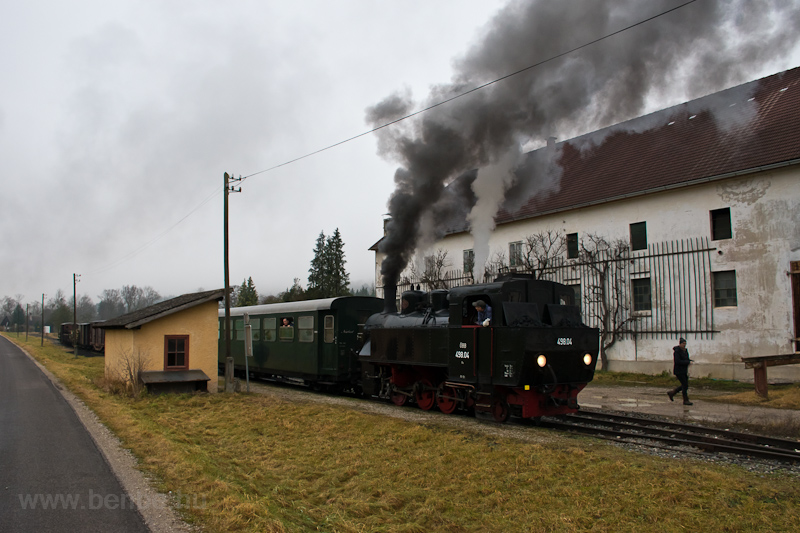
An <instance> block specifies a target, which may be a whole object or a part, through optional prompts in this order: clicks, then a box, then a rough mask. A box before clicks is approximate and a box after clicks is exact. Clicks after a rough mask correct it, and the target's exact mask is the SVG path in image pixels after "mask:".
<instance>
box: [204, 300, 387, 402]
mask: <svg viewBox="0 0 800 533" xmlns="http://www.w3.org/2000/svg"><path fill="white" fill-rule="evenodd" d="M382 307H383V301H382V300H380V299H378V298H368V297H363V296H343V297H339V298H327V299H324V300H306V301H301V302H286V303H278V304H265V305H254V306H250V307H234V308H232V309H231V355H232V356H233V362H234V369H235V371H236V372H237V373H238V374H241V375H244V372H245V356H244V352H245V322H244V318H245V317H244V315H245V313H247V315H248V317H249V320H250V327H251V331H252V336H253V356H252V357H251V358H249V360H248V361H247V367H248V369H249V371H250V374H251V376H255V377H261V378H266V379H273V380H278V381H285V382H290V383H302V384H307V385H312V386H317V385H319V386H327V387H332V388H336V389H339V390H346V389H349V388H351V387H353V386H355V385H356V384H357V382H358V380H359V377H360V365H359V363H358V350H359V348H360V347H361V344H362V342H363V328H364V323H365V322H366V321H367V318H369V317H370V315H372V314H374V313H379V312H380V311H381V309H382ZM219 317H220V318H219V368H220V372H222V371H224V367H225V330H224V324H225V310H224V309H220V311H219Z"/></svg>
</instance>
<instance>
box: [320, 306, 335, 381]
mask: <svg viewBox="0 0 800 533" xmlns="http://www.w3.org/2000/svg"><path fill="white" fill-rule="evenodd" d="M320 328H321V329H322V331H321V332H320V335H319V340H320V350H321V352H322V365H321V370H322V373H324V374H336V373H337V372H338V366H339V365H338V350H339V347H338V345H337V343H336V315H335V314H334V313H331V312H326V313H322V323H321V324H320Z"/></svg>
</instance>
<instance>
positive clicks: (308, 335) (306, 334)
mask: <svg viewBox="0 0 800 533" xmlns="http://www.w3.org/2000/svg"><path fill="white" fill-rule="evenodd" d="M297 329H298V337H299V338H300V342H314V317H313V316H301V317H300V318H298V319H297Z"/></svg>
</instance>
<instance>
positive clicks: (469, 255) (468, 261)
mask: <svg viewBox="0 0 800 533" xmlns="http://www.w3.org/2000/svg"><path fill="white" fill-rule="evenodd" d="M474 268H475V251H474V250H464V274H471V273H472V270H473V269H474Z"/></svg>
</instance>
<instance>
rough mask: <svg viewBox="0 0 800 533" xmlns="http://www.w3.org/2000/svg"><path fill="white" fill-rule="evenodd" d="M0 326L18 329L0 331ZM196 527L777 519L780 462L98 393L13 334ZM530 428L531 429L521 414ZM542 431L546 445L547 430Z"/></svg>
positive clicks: (799, 494) (788, 492) (307, 408)
mask: <svg viewBox="0 0 800 533" xmlns="http://www.w3.org/2000/svg"><path fill="white" fill-rule="evenodd" d="M10 338H11V340H13V341H15V342H18V341H19V339H16V338H15V337H14V336H11V337H10ZM25 348H26V350H28V352H29V353H31V354H33V355H34V357H36V358H37V359H38V360H40V361H41V362H42V363H43V364H45V366H47V367H48V368H49V369H50V370H51V371H52V372H53V373H54V374H56V375H57V376H58V377H59V378H60V379H61V380H62V381H63V382H64V383H65V385H66V386H68V387H69V388H70V389H71V390H73V391H74V392H75V393H76V394H77V395H78V396H80V397H81V398H82V399H83V400H84V401H85V402H86V403H87V404H88V405H89V406H90V407H91V408H92V409H94V410H95V412H96V413H97V414H98V416H99V417H100V418H101V419H102V420H103V421H104V422H105V423H106V424H107V425H108V426H109V427H110V428H111V429H112V430H113V431H114V432H115V433H117V435H119V436H120V438H121V439H122V441H123V443H124V445H125V446H126V447H128V448H130V449H131V450H132V451H133V453H134V454H135V455H136V456H137V457H138V458H139V460H140V463H141V468H142V469H144V470H145V471H147V472H148V473H150V474H151V475H152V476H154V478H155V479H157V480H158V483H159V484H160V489H161V490H164V491H166V490H171V491H173V493H180V494H183V495H187V498H190V499H187V500H185V501H190V502H191V505H184V508H183V509H182V511H183V512H184V513H185V515H186V517H187V518H188V519H189V520H191V521H192V522H194V523H196V524H198V525H200V526H202V527H203V528H204V529H205V530H207V531H266V532H304V531H329V532H423V531H425V532H429V531H433V532H440V531H441V532H453V533H460V532H473V531H474V532H486V531H488V532H494V531H497V532H501V531H502V532H515V531H622V532H625V531H683V530H687V529H688V530H698V531H712V530H713V531H793V530H795V528H796V525H797V523H798V521H800V505H798V504H799V503H800V487H798V485H797V483H796V478H793V477H790V476H788V475H784V474H772V475H757V474H753V473H750V472H747V471H745V470H743V469H740V468H737V467H732V466H715V465H711V464H708V463H702V462H695V461H689V460H665V459H660V458H656V457H650V456H645V455H638V454H633V453H630V452H626V451H624V450H621V449H619V448H616V447H613V446H610V445H607V444H605V443H602V442H599V441H595V440H591V439H585V438H577V437H567V436H564V437H558V438H556V439H553V438H552V436H550V435H551V434H549V433H548V436H549V438H548V439H546V441H545V442H547V444H538V443H535V442H528V441H520V440H516V439H511V438H505V437H493V436H491V435H486V434H485V433H482V432H478V431H474V432H473V431H470V430H463V429H462V430H457V429H453V428H450V427H445V426H439V425H436V424H430V425H421V424H418V423H412V422H406V421H401V420H396V419H388V418H381V417H378V416H375V415H370V414H365V413H361V412H357V411H354V410H350V409H348V408H346V407H341V406H328V405H322V404H317V403H302V402H300V403H288V402H285V401H282V400H281V399H279V398H277V397H273V396H269V395H257V394H236V395H230V394H215V395H209V394H199V395H164V396H148V395H143V396H142V397H140V398H139V399H131V398H128V397H124V396H120V395H113V394H109V393H106V392H105V391H104V390H103V389H102V388H101V387H100V385H101V384H102V376H103V359H102V358H101V357H91V358H85V357H79V358H77V359H75V358H74V357H73V355H72V354H71V353H68V352H66V351H65V350H64V349H63V348H61V347H59V346H49V345H46V346H45V348H44V349H41V348H40V347H39V340H38V339H36V340H35V341H34V342H32V343H29V344H28V345H27V346H25ZM526 431H531V432H533V433H534V434H535V432H537V431H541V430H538V429H535V428H531V429H530V430H528V429H526ZM551 442H554V443H551Z"/></svg>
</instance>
